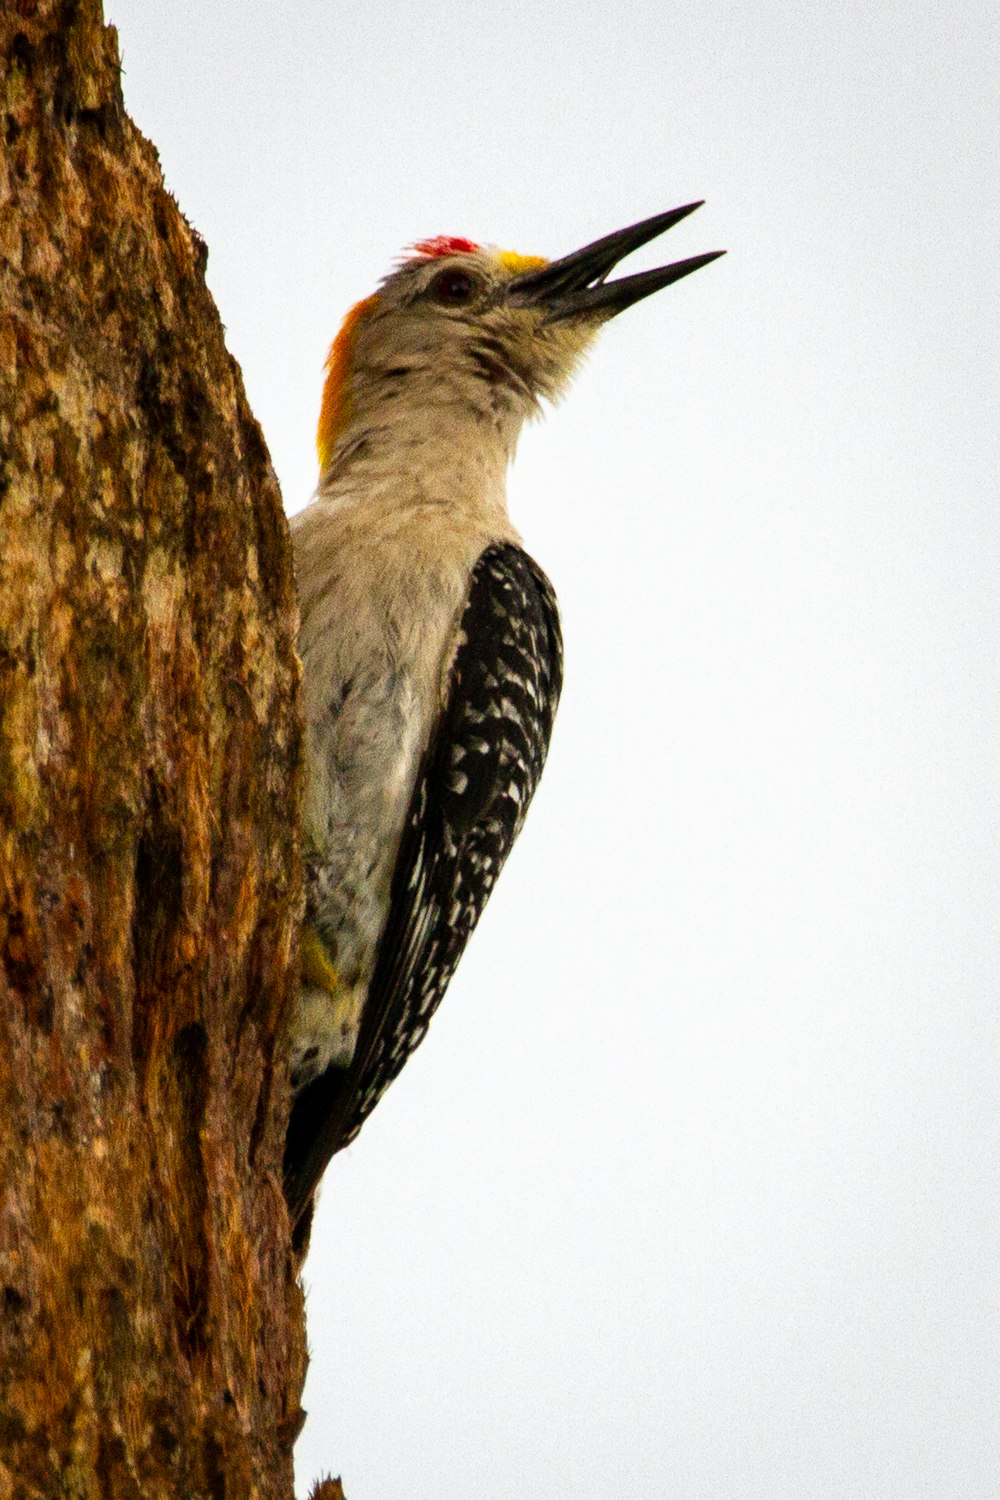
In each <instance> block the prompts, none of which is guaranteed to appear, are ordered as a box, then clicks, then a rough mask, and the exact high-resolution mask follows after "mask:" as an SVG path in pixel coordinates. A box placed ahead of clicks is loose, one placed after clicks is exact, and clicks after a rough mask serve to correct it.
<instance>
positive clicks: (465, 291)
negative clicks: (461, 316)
mask: <svg viewBox="0 0 1000 1500" xmlns="http://www.w3.org/2000/svg"><path fill="white" fill-rule="evenodd" d="M475 290H476V283H475V281H474V280H473V279H472V277H471V276H470V275H469V273H468V271H442V272H441V274H440V276H435V278H434V280H433V281H432V282H431V291H432V293H433V294H434V300H435V301H436V302H443V303H444V304H445V306H446V307H457V306H458V305H459V304H460V303H462V302H468V301H469V300H470V298H471V297H472V294H473V292H474V291H475Z"/></svg>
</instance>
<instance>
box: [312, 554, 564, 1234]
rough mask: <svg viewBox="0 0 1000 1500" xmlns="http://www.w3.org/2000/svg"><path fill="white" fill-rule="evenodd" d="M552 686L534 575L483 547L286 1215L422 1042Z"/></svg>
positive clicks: (522, 791) (531, 773)
mask: <svg viewBox="0 0 1000 1500" xmlns="http://www.w3.org/2000/svg"><path fill="white" fill-rule="evenodd" d="M561 685H562V641H561V636H560V631H559V615H558V611H557V608H556V602H555V597H554V595H553V592H552V587H551V585H550V584H549V581H548V579H547V578H546V577H545V575H544V573H542V571H541V569H540V568H538V567H537V566H536V565H535V563H533V562H532V561H531V559H530V558H529V557H528V556H527V555H526V554H525V553H524V552H522V551H521V550H520V548H518V547H514V546H510V545H507V544H503V545H499V544H498V545H495V546H492V547H489V548H488V549H487V550H486V551H485V552H484V553H483V554H482V556H481V557H480V559H479V561H478V563H477V564H476V567H475V569H474V571H473V574H472V580H471V584H470V589H469V598H468V603H467V605H466V608H465V611H464V614H463V616H462V621H461V631H460V635H459V644H458V648H457V651H456V654H455V659H454V663H453V665H452V669H451V675H450V680H449V693H448V701H447V703H446V704H445V707H444V711H443V713H442V716H441V721H440V724H439V726H438V729H437V732H436V733H435V734H434V736H433V737H432V740H431V744H430V745H429V747H428V750H427V754H426V756H425V758H424V763H423V767H422V770H421V774H420V775H419V776H418V778H417V783H416V786H415V788H414V793H413V798H412V801H411V805H410V810H409V814H408V819H407V825H406V830H405V833H404V835H403V840H402V844H401V847H400V853H399V858H398V861H397V864H396V870H395V874H394V879H393V890H392V899H391V903H390V909H389V917H388V921H387V923H386V927H385V931H384V932H383V934H382V938H381V941H380V945H379V952H378V957H377V960H376V966H375V973H374V976H373V979H372V983H371V986H370V989H369V992H368V1000H367V1003H366V1005H365V1010H364V1015H363V1017H362V1022H361V1032H360V1036H359V1038H358V1046H357V1050H356V1053H355V1058H354V1062H353V1063H352V1064H351V1067H350V1068H349V1069H348V1070H347V1072H346V1073H344V1072H340V1073H339V1074H338V1075H337V1076H336V1077H334V1076H333V1075H334V1073H335V1070H332V1069H331V1070H330V1071H329V1072H328V1073H327V1074H324V1076H323V1077H322V1078H318V1079H317V1080H316V1081H315V1082H314V1083H312V1084H310V1085H309V1087H308V1088H307V1089H306V1090H304V1092H303V1094H302V1095H301V1096H300V1098H299V1099H298V1100H297V1101H296V1105H295V1110H294V1111H293V1115H292V1121H291V1126H290V1130H289V1149H288V1154H287V1157H286V1182H287V1187H288V1189H289V1201H290V1203H291V1205H292V1212H293V1215H295V1216H297V1212H298V1211H300V1209H301V1208H304V1207H305V1206H306V1204H307V1203H308V1201H309V1198H310V1197H311V1195H312V1192H313V1190H314V1188H315V1186H316V1183H317V1182H318V1181H319V1177H320V1175H321V1173H322V1171H323V1169H324V1167H325V1166H326V1163H327V1161H328V1160H329V1158H330V1156H332V1155H333V1153H334V1152H335V1151H337V1150H339V1149H340V1147H341V1146H343V1145H346V1144H347V1142H348V1141H350V1140H352V1139H353V1138H354V1136H355V1135H356V1134H357V1132H358V1131H359V1130H360V1128H361V1125H362V1124H363V1122H364V1120H365V1119H366V1117H367V1116H368V1114H370V1112H371V1110H372V1109H373V1108H374V1107H375V1105H376V1103H377V1102H378V1100H379V1098H380V1097H381V1095H382V1094H383V1092H384V1091H385V1089H386V1088H387V1087H388V1085H389V1084H390V1083H391V1082H392V1080H393V1079H394V1078H395V1077H396V1075H397V1073H398V1072H399V1071H400V1069H401V1068H402V1066H403V1064H404V1062H405V1061H406V1059H407V1057H408V1056H409V1055H410V1053H411V1052H412V1051H413V1049H414V1048H415V1047H416V1046H418V1045H419V1043H420V1042H421V1041H422V1040H423V1038H424V1036H425V1034H426V1031H427V1027H428V1024H429V1022H430V1018H431V1016H432V1015H433V1014H434V1011H435V1010H436V1009H437V1006H438V1004H439V1002H440V1000H441V997H442V995H443V994H444V992H445V990H446V988H447V986H448V982H449V980H450V979H451V976H452V974H453V973H454V972H455V967H456V965H457V964H458V961H459V959H460V958H461V956H462V952H463V950H464V948H465V945H466V943H467V942H468V940H469V935H470V934H471V932H472V929H473V928H474V927H475V925H476V922H477V921H478V919H479V915H480V913H481V912H482V910H483V907H484V906H485V904H486V901H487V899H488V897H489V894H490V892H491V891H492V889H493V886H494V884H495V882H496V879H497V876H498V875H499V873H500V870H501V869H502V867H503V863H504V860H505V859H506V858H507V855H508V854H509V852H510V849H511V846H512V845H513V843H514V840H515V839H516V837H517V835H518V833H519V831H520V828H521V825H522V823H523V822H524V816H525V813H526V812H527V809H528V804H529V802H530V801H531V798H532V796H533V794H534V791H535V788H536V786H537V785H538V780H539V777H540V776H541V773H542V766H543V765H544V763H545V756H546V752H547V750H548V745H549V737H550V735H551V732H552V721H553V718H554V715H555V710H556V705H557V703H558V700H559V691H560V688H561Z"/></svg>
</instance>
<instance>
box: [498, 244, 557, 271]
mask: <svg viewBox="0 0 1000 1500" xmlns="http://www.w3.org/2000/svg"><path fill="white" fill-rule="evenodd" d="M496 256H497V260H498V261H499V262H500V264H501V265H502V266H503V268H504V270H505V271H510V272H512V274H513V275H515V276H519V275H521V274H524V275H527V273H528V272H529V271H540V270H541V269H542V267H543V266H547V265H548V261H547V260H546V258H545V256H544V255H518V253H517V251H516V250H498V251H497V252H496Z"/></svg>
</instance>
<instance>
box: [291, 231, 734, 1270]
mask: <svg viewBox="0 0 1000 1500" xmlns="http://www.w3.org/2000/svg"><path fill="white" fill-rule="evenodd" d="M700 207H701V203H700V202H699V203H689V204H685V205H684V206H683V207H680V208H675V209H672V210H670V211H668V212H666V213H661V214H657V215H655V216H653V217H652V218H647V219H644V220H642V221H641V222H639V223H636V224H633V225H631V226H630V227H628V228H625V229H620V230H617V231H615V232H614V233H612V234H609V235H605V236H604V237H603V238H601V239H598V240H595V241H594V242H592V243H591V244H588V245H586V246H584V247H583V248H582V249H580V250H576V251H574V252H572V253H571V254H569V255H564V256H562V257H560V258H558V259H555V260H548V259H546V258H545V257H542V256H525V255H519V254H516V253H514V252H512V251H507V250H500V249H497V248H495V247H493V246H491V245H483V244H479V243H477V242H475V241H473V240H469V239H464V238H461V237H457V236H449V235H437V236H434V237H433V238H430V239H425V240H419V241H417V242H416V243H415V244H414V245H412V246H411V247H409V250H408V251H407V252H406V253H405V254H404V256H403V257H402V258H401V259H400V261H399V262H398V263H397V264H396V265H395V266H394V268H393V270H392V271H391V272H390V273H389V274H388V275H387V276H386V277H385V278H384V280H383V281H382V282H381V285H380V286H379V288H378V290H377V291H376V292H375V293H374V294H373V295H371V296H369V297H366V298H365V299H364V300H363V301H361V302H359V303H357V304H356V306H354V307H353V308H352V309H351V310H350V312H349V313H348V314H347V317H346V318H345V320H344V323H343V326H342V327H341V329H340V331H339V333H338V334H337V336H336V338H335V339H334V342H333V344H332V346H331V348H330V352H329V356H328V358H327V361H326V366H325V383H324V387H323V396H322V403H321V410H320V418H319V426H318V431H317V450H318V455H319V466H320V474H319V481H318V485H317V489H316V493H315V497H314V498H313V500H312V502H311V503H310V504H309V505H308V506H307V507H306V509H305V510H303V511H301V512H299V514H298V515H296V516H294V517H293V518H292V521H291V533H292V543H293V551H294V562H295V572H296V579H297V587H298V597H299V610H300V626H299V637H298V650H299V656H300V659H301V663H302V698H303V705H304V718H305V736H306V788H305V794H304V807H303V861H304V869H305V891H306V895H305V910H304V919H303V925H302V931H301V941H300V980H299V984H298V987H297V992H296V994H295V997H294V1001H293V1005H292V1012H291V1021H290V1052H289V1071H290V1079H291V1092H292V1104H291V1113H290V1117H289V1125H288V1131H287V1136H286V1144H285V1161H284V1185H285V1196H286V1200H287V1204H288V1209H289V1215H290V1219H291V1222H292V1225H293V1228H294V1229H295V1232H296V1233H297V1234H298V1236H299V1239H300V1241H301V1240H302V1239H303V1238H307V1236H308V1226H309V1223H310V1221H311V1211H312V1203H313V1198H314V1194H315V1191H316V1188H317V1186H318V1184H319V1181H320V1178H321V1177H322V1174H323V1172H324V1171H325V1169H326V1166H327V1164H328V1163H329V1161H330V1159H331V1157H332V1156H333V1155H334V1154H335V1153H336V1152H337V1151H339V1150H340V1149H341V1148H342V1147H344V1146H346V1145H347V1144H349V1143H350V1142H351V1141H352V1140H353V1139H354V1138H355V1136H356V1135H357V1133H358V1131H359V1130H360V1129H361V1126H362V1125H363V1123H364V1121H365V1120H366V1119H367V1117H368V1115H369V1114H370V1113H371V1111H372V1109H373V1108H374V1107H375V1105H376V1104H377V1103H378V1101H379V1099H380V1098H381V1096H382V1094H383V1093H384V1091H385V1089H386V1088H387V1087H388V1085H389V1084H390V1083H391V1082H392V1080H393V1079H394V1078H395V1077H396V1076H397V1074H398V1073H399V1071H400V1069H401V1068H402V1066H403V1064H404V1063H405V1061H406V1059H407V1058H408V1057H409V1055H410V1054H411V1053H412V1052H413V1050H414V1048H415V1047H416V1046H417V1045H418V1044H419V1043H420V1041H421V1040H422V1039H423V1037H424V1035H425V1034H426V1031H427V1028H428V1024H429V1022H430V1019H431V1016H432V1015H433V1013H434V1011H435V1010H436V1008H437V1006H438V1004H439V1002H440V1000H441V998H442V996H443V994H444V992H445V989H446V988H447V986H448V983H449V980H450V979H451V977H452V974H453V973H454V970H455V967H456V965H457V963H458V961H459V959H460V957H461V955H462V952H463V950H464V949H465V946H466V943H467V942H468V939H469V936H470V934H471V933H472V930H473V928H474V927H475V925H476V922H477V920H478V918H479V916H480V914H481V912H482V910H483V907H484V905H485V903H486V900H487V898H488V896H489V894H490V892H491V891H492V889H493V886H494V884H495V882H496V879H497V876H498V875H499V873H500V869H501V867H502V865H503V863H504V861H505V859H506V857H507V855H508V854H509V852H510V849H511V846H512V845H513V843H514V840H515V839H516V837H517V835H518V832H519V831H520V828H521V826H522V824H523V821H524V817H525V813H526V812H527V809H528V804H529V803H530V801H531V798H532V795H533V793H534V791H535V788H536V787H537V785H538V780H539V777H540V776H541V772H542V767H543V764H544V762H545V758H546V752H547V749H548V744H549V738H550V735H551V732H552V724H553V719H554V716H555V712H556V707H557V704H558V700H559V694H560V689H561V685H562V639H561V633H560V624H559V612H558V607H557V604H556V597H555V594H554V592H553V589H552V585H551V584H550V582H549V580H548V578H547V577H546V575H545V573H543V571H542V569H541V568H540V567H539V565H538V564H537V563H536V562H535V561H534V560H533V559H532V558H531V557H530V556H529V554H528V553H527V551H526V550H525V548H524V546H523V543H522V540H521V537H520V535H519V533H518V532H517V530H516V529H515V528H514V525H513V523H512V521H511V519H510V516H509V513H508V508H507V494H506V475H507V471H508V468H509V466H510V463H511V461H512V459H513V457H514V452H515V448H516V446H517V441H518V436H519V433H520V431H521V428H522V426H523V424H524V422H525V421H526V420H528V419H529V418H532V417H535V416H537V415H538V413H539V412H540V410H541V409H542V403H543V402H553V401H555V400H556V399H557V398H558V397H559V396H560V395H561V394H562V393H563V391H564V390H565V388H566V387H567V385H568V383H569V381H570V378H571V377H572V375H573V374H574V372H575V371H576V369H577V367H578V366H579V364H580V362H581V359H582V358H583V356H584V354H585V353H586V351H587V350H588V349H589V347H590V346H591V344H592V342H593V340H594V337H595V335H596V334H597V332H598V331H599V329H600V328H601V327H602V326H603V325H604V324H605V323H606V322H607V321H608V320H609V319H611V318H614V317H616V316H617V315H618V314H619V313H620V312H622V311H623V310H624V309H625V308H627V307H631V306H632V305H633V304H635V303H637V302H639V301H640V300H642V299H644V298H646V297H648V296H649V295H650V294H651V293H653V292H656V291H658V290H660V289H661V288H663V287H666V286H669V285H671V284H672V283H673V282H676V281H679V280H680V279H681V278H682V277H685V276H688V275H689V274H690V273H691V272H693V271H696V270H699V269H700V268H701V267H703V266H706V265H708V264H709V263H710V262H711V261H713V260H715V259H716V258H717V256H719V255H721V254H723V252H722V251H712V252H709V253H707V254H703V255H696V256H693V257H691V258H689V259H687V260H680V261H675V262H674V263H673V264H670V265H666V266H660V267H658V268H656V269H654V270H648V271H639V272H636V273H633V274H632V275H627V276H621V277H618V278H616V279H609V277H610V275H611V272H612V271H613V270H614V269H615V267H616V266H617V265H618V264H619V262H620V261H621V260H622V259H623V258H624V257H625V256H627V255H628V254H630V253H631V252H632V251H634V250H637V249H639V248H640V247H641V246H643V245H645V244H646V243H647V242H649V241H650V240H653V239H655V238H657V237H658V236H659V235H661V234H663V233H664V232H665V231H667V230H669V229H671V228H673V227H674V226H675V225H676V224H678V223H680V221H681V220H682V219H684V218H686V217H687V215H688V214H690V213H693V212H694V210H695V209H697V208H700Z"/></svg>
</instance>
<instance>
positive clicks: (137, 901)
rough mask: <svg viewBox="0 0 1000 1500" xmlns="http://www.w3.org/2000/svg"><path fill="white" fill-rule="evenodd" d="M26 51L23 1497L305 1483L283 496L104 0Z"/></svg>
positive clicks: (0, 1457)
mask: <svg viewBox="0 0 1000 1500" xmlns="http://www.w3.org/2000/svg"><path fill="white" fill-rule="evenodd" d="M0 68H2V72H3V79H2V108H0V129H2V131H3V135H4V146H3V150H2V153H0V1500H8V1497H12V1500H13V1497H17V1500H20V1497H21V1496H43V1495H45V1496H48V1495H53V1496H55V1495H59V1496H73V1497H88V1500H89V1497H95V1500H96V1497H101V1500H105V1497H119V1496H139V1495H142V1496H143V1497H152V1496H157V1497H158V1496H178V1497H180V1496H183V1497H184V1500H196V1497H201V1496H205V1497H208V1496H212V1497H213V1500H218V1497H220V1496H233V1497H235V1496H239V1497H250V1496H259V1497H271V1496H282V1497H288V1496H290V1495H291V1493H292V1480H291V1444H292V1441H293V1439H294V1437H295V1434H296V1432H297V1429H298V1425H299V1421H300V1409H299V1397H300V1393H301V1387H302V1380H303V1375H304V1371H305V1336H304V1326H303V1311H302V1299H301V1294H300V1290H299V1287H298V1283H297V1281H296V1277H295V1267H294V1264H293V1261H292V1257H291V1252H290V1246H289V1235H288V1223H287V1219H286V1215H285V1209H284V1203H283V1199H282V1193H281V1155H282V1139H283V1133H284V1127H285V1121H286V1115H287V1078H286V1071H285V1065H284V1060H283V1048H282V1046H281V1044H280V1042H281V1038H280V1031H281V1026H282V1022H283V1013H284V1009H285V1004H286V1000H287V997H288V994H289V976H290V964H291V962H292V961H293V959H294V947H295V932H296V913H297V903H298V894H299V865H298V851H297V843H296V835H295V828H296V824H297V817H296V809H297V805H298V799H299V792H300V783H301V764H302V762H301V745H300V726H299V719H298V716H297V708H296V683H297V666H296V659H295V655H294V638H295V605H294V595H293V583H292V572H291V563H290V550H289V545H288V539H287V533H286V527H285V523H284V518H283V516H282V512H281V505H280V498H279V495H278V488H277V484H276V481H275V477H274V474H273V472H272V469H271V466H270V461H269V459H268V455H267V451H266V448H265V446H264V443H263V440H262V438H261V434H260V431H259V429H258V427H257V424H256V422H255V421H254V418H253V417H252V415H251V413H250V411H249V409H248V407H247V403H246V399H245V396H244V392H243V386H242V382H241V379H240V375H239V371H238V369H237V368H236V366H235V364H234V363H233V361H232V359H231V358H230V357H229V355H228V354H227V353H226V349H225V346H224V343H223V337H222V329H221V326H220V323H219V318H218V314H217V312H216V309H215V306H214V304H213V302H212V299H211V297H210V296H209V294H208V292H207V290H206V288H205V284H204V280H203V275H202V272H203V267H204V260H205V251H204V246H203V245H202V243H201V241H200V240H199V238H198V236H197V235H196V234H195V233H194V232H193V231H192V230H191V228H190V226H189V225H187V224H186V222H185V221H184V219H183V218H182V216H181V215H180V213H179V212H178V209H177V206H176V204H175V203H174V201H173V199H172V198H171V197H170V195H169V194H168V193H167V192H166V190H165V189H164V186H163V181H162V178H161V174H160V171H159V166H158V162H157V158H156V154H155V152H154V150H153V149H152V147H151V146H150V145H149V144H148V142H146V141H145V140H144V139H143V138H142V136H141V135H140V134H139V133H138V131H137V130H136V129H135V127H134V126H133V125H132V123H131V121H130V120H129V119H128V117H127V116H126V114H125V111H124V107H123V103H122V97H121V92H120V88H119V77H118V75H119V62H118V51H117V38H116V35H115V32H114V30H113V29H112V28H105V27H104V25H103V19H102V15H101V7H100V0H0Z"/></svg>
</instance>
